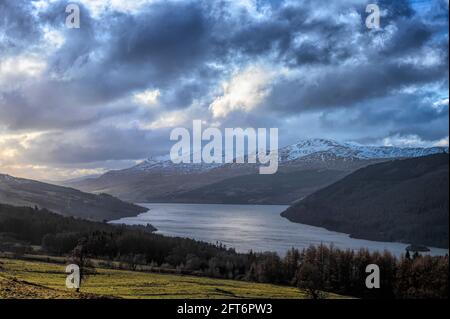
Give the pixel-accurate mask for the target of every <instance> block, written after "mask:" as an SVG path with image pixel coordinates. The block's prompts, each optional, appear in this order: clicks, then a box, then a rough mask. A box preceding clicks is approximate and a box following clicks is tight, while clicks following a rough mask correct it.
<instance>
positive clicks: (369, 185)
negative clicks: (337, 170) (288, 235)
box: [282, 154, 449, 248]
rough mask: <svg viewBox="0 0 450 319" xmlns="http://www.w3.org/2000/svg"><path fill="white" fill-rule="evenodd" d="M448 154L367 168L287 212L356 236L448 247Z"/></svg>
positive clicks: (303, 220)
mask: <svg viewBox="0 0 450 319" xmlns="http://www.w3.org/2000/svg"><path fill="white" fill-rule="evenodd" d="M448 161H449V155H448V154H437V155H430V156H425V157H419V158H413V159H406V160H395V161H390V162H385V163H380V164H375V165H371V166H368V167H365V168H362V169H360V170H358V171H356V172H354V173H352V174H350V175H348V176H347V177H345V178H344V179H342V180H340V181H338V182H336V183H334V184H332V185H330V186H328V187H326V188H324V189H322V190H319V191H317V192H315V193H314V194H312V195H310V196H308V197H306V198H305V199H304V200H302V201H301V202H299V203H298V204H296V205H294V206H292V207H290V208H289V209H288V210H286V211H285V212H283V213H282V216H284V217H286V218H288V219H289V220H291V221H294V222H299V223H305V224H309V225H314V226H321V227H325V228H327V229H330V230H334V231H339V232H344V233H348V234H351V235H352V236H353V237H357V238H364V239H371V240H380V241H399V242H405V243H415V244H423V245H429V246H436V247H445V248H447V247H448V231H449V229H448V224H449V195H448V194H449V193H448V192H449V169H448V165H449V162H448Z"/></svg>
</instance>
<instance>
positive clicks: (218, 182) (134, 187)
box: [64, 139, 448, 204]
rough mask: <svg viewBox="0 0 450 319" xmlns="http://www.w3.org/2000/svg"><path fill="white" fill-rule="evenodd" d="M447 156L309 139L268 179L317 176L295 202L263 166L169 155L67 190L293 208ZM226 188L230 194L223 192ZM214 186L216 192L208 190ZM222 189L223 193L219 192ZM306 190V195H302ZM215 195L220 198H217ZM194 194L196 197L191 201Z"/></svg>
mask: <svg viewBox="0 0 450 319" xmlns="http://www.w3.org/2000/svg"><path fill="white" fill-rule="evenodd" d="M442 152H448V148H445V147H434V148H394V147H386V146H361V145H356V144H354V143H348V142H347V143H340V142H337V141H334V140H326V139H305V140H302V141H299V142H298V143H296V144H292V145H289V146H286V147H283V148H281V149H280V150H279V157H280V163H279V169H278V173H277V174H278V175H277V174H275V175H274V176H269V177H267V178H266V179H264V180H268V182H269V183H272V182H273V181H275V180H277V181H278V182H280V183H282V182H283V181H282V179H280V178H279V175H281V174H289V173H293V174H296V175H297V176H298V177H299V178H302V174H303V173H302V172H305V171H309V172H314V171H315V172H316V173H315V174H316V179H317V182H314V180H312V181H311V183H309V184H308V185H307V187H306V185H305V184H303V183H301V182H300V181H299V182H298V183H291V184H290V185H291V186H292V189H287V190H286V191H287V192H289V193H290V194H291V195H289V196H281V194H279V195H280V196H278V195H277V196H272V195H271V194H269V193H267V191H269V192H270V190H266V189H265V188H264V187H263V185H260V184H259V183H258V181H260V180H261V178H260V177H259V176H256V175H258V167H259V165H260V164H238V163H224V164H173V163H172V162H171V161H170V158H169V156H167V155H166V156H162V157H153V158H150V159H148V160H146V161H143V162H142V163H140V164H137V165H136V166H133V167H130V168H127V169H123V170H115V171H109V172H107V173H105V174H103V175H102V176H100V177H98V178H94V179H88V180H83V181H80V182H75V183H68V184H64V185H67V186H70V187H74V188H77V189H81V190H83V191H86V192H93V193H102V192H103V193H109V194H111V195H114V196H117V197H118V198H120V199H122V200H126V201H131V202H137V203H143V202H180V201H181V200H183V201H184V202H186V200H187V201H188V202H189V203H211V199H208V198H207V196H209V195H213V197H214V198H218V196H217V194H218V193H219V191H222V190H223V194H224V199H223V200H221V201H220V202H226V203H233V202H232V201H231V198H232V197H234V198H236V200H237V202H235V203H239V204H242V203H266V204H275V203H276V204H279V203H283V204H291V203H292V202H294V201H296V200H299V199H300V198H301V197H303V196H306V195H309V194H310V193H312V192H313V191H315V190H318V189H320V188H322V187H325V186H327V185H328V184H331V183H334V182H336V181H337V177H343V176H345V175H347V174H349V173H351V172H353V171H355V170H357V169H359V168H361V167H364V166H367V165H370V164H374V163H378V162H382V161H387V160H390V159H394V158H402V157H411V156H422V155H428V154H434V153H442ZM322 170H327V171H329V174H328V177H327V178H324V174H323V172H322ZM336 171H339V172H340V173H336ZM305 174H307V175H308V176H309V177H308V178H312V177H311V174H310V173H305ZM242 176H248V177H249V178H251V179H252V181H253V182H252V183H249V184H248V186H249V187H252V188H256V190H255V191H251V192H248V189H244V190H242V188H241V185H240V181H241V180H242V179H241V178H240V177H242ZM227 181H228V182H227ZM225 184H226V185H227V186H226V187H227V189H224V188H223V187H224V185H225ZM208 186H211V187H212V189H208V188H207V187H208ZM216 186H217V188H216V189H214V187H216ZM302 187H303V188H304V189H296V188H302ZM196 190H198V191H196ZM238 190H240V191H244V193H246V194H247V195H248V196H250V197H249V198H248V200H244V199H243V197H242V196H240V198H239V200H238V199H237V197H236V196H234V195H233V194H234V193H236V192H237V191H238ZM211 191H212V192H213V193H214V192H215V193H216V194H212V193H211ZM192 192H193V193H192ZM244 193H243V194H244ZM188 194H189V195H190V197H189V196H187V195H188ZM194 194H195V196H194ZM227 194H231V197H230V198H227ZM299 196H300V197H299Z"/></svg>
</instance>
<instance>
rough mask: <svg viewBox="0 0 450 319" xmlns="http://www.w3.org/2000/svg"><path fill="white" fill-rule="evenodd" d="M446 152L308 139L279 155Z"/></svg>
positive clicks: (393, 155)
mask: <svg viewBox="0 0 450 319" xmlns="http://www.w3.org/2000/svg"><path fill="white" fill-rule="evenodd" d="M444 152H445V153H448V147H430V148H420V147H394V146H366V145H360V144H356V143H353V142H344V143H341V142H338V141H335V140H330V139H306V140H302V141H300V142H298V143H296V144H293V145H290V146H287V147H284V148H282V149H280V150H279V157H280V161H281V162H287V161H292V160H296V159H299V158H302V157H306V156H308V155H312V154H318V155H322V154H329V155H330V154H331V155H334V156H336V157H337V158H347V159H360V160H375V159H389V158H409V157H420V156H426V155H431V154H437V153H444Z"/></svg>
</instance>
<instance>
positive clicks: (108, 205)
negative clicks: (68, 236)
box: [0, 174, 147, 221]
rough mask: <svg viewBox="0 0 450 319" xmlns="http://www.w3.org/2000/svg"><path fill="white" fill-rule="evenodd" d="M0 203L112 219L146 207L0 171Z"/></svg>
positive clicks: (91, 217) (71, 214)
mask: <svg viewBox="0 0 450 319" xmlns="http://www.w3.org/2000/svg"><path fill="white" fill-rule="evenodd" d="M0 203H3V204H9V205H14V206H31V207H34V206H37V207H39V208H47V209H49V210H52V211H54V212H56V213H59V214H61V215H64V216H74V217H79V218H84V219H90V220H97V221H103V220H105V219H106V220H113V219H118V218H122V217H128V216H136V215H138V214H140V213H143V212H146V211H147V209H146V208H143V207H140V206H137V205H134V204H130V203H126V202H123V201H121V200H119V199H117V198H115V197H113V196H110V195H106V194H98V195H94V194H89V193H83V192H81V191H78V190H76V189H73V188H68V187H62V186H56V185H52V184H47V183H42V182H37V181H33V180H29V179H22V178H15V177H12V176H9V175H2V174H0Z"/></svg>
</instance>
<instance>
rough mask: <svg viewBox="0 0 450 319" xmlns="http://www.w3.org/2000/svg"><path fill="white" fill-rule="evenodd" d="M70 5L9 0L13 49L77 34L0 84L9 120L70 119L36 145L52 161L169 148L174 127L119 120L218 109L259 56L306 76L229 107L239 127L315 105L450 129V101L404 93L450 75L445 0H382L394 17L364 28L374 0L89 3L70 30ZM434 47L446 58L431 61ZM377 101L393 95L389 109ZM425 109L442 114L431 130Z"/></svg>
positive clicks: (435, 134) (56, 122)
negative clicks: (422, 9) (11, 83)
mask: <svg viewBox="0 0 450 319" xmlns="http://www.w3.org/2000/svg"><path fill="white" fill-rule="evenodd" d="M66 4H67V3H66V2H65V1H59V2H58V1H57V2H54V3H52V4H50V5H49V7H48V8H46V9H45V10H41V11H40V12H39V13H38V14H35V13H34V11H35V10H34V9H33V7H32V6H31V5H30V2H29V1H13V0H6V1H5V0H3V1H1V2H0V23H1V24H0V35H3V37H0V61H1V59H2V58H3V57H6V55H7V54H11V53H12V52H14V53H17V54H20V53H24V54H25V53H27V52H29V51H30V50H32V45H35V44H36V43H38V42H39V41H40V40H41V39H42V35H43V27H49V28H53V29H56V30H57V31H59V32H60V33H61V34H62V35H63V36H64V38H65V42H64V44H63V45H62V46H61V47H60V48H58V49H57V50H56V51H55V52H53V53H49V55H48V56H47V57H46V58H45V62H46V64H47V68H46V70H45V71H44V73H43V74H42V75H40V76H39V78H38V79H36V80H35V81H27V82H25V83H23V84H20V85H17V86H16V87H14V89H8V90H6V89H4V88H2V87H0V127H1V126H4V127H7V128H8V129H9V130H11V131H13V130H43V131H46V130H50V131H51V130H56V131H57V132H56V133H54V132H52V133H51V134H46V135H43V136H41V137H40V139H39V140H37V141H36V143H35V145H33V146H32V147H31V149H30V150H28V152H27V155H28V156H29V157H30V158H33V159H36V160H38V161H39V162H57V163H64V162H70V163H81V162H95V161H104V160H126V159H138V158H142V157H146V156H147V155H148V154H149V153H150V152H152V150H153V151H155V152H159V151H160V150H162V149H163V148H164V147H166V146H167V137H168V135H167V132H164V134H162V133H160V132H159V131H158V132H156V131H147V130H145V129H137V128H136V129H130V128H128V129H124V128H120V129H119V128H115V129H114V128H113V127H114V124H117V126H120V127H131V126H132V125H121V124H123V123H125V124H129V123H130V122H133V121H140V120H145V121H146V122H150V121H151V120H153V119H156V118H157V117H158V112H164V111H170V110H180V109H185V108H188V107H189V106H190V105H191V104H192V103H193V102H194V101H197V102H199V103H202V107H203V108H204V114H208V106H209V103H211V102H212V100H213V99H214V98H215V97H217V88H220V85H221V83H222V82H223V81H226V80H227V79H228V78H229V77H230V75H231V74H232V72H233V70H236V69H238V70H239V69H243V68H245V67H246V66H247V65H249V64H252V63H261V64H265V63H266V64H268V65H275V67H274V68H276V69H278V68H282V67H284V68H286V69H287V70H288V71H289V72H292V73H295V74H297V76H286V77H284V76H281V77H280V78H278V79H275V80H274V81H273V82H272V83H269V89H270V90H269V92H270V94H269V95H268V97H267V99H266V100H265V101H264V102H263V103H262V106H260V107H263V108H264V110H265V111H267V113H265V114H268V116H266V117H264V116H263V115H260V114H241V113H239V114H231V115H230V118H228V119H224V123H227V125H229V126H236V125H239V126H258V125H259V124H264V125H265V124H267V125H270V123H271V122H273V119H274V118H276V121H277V123H280V125H282V123H283V121H284V119H285V118H288V117H291V116H295V115H298V114H301V113H303V112H307V113H308V112H309V113H311V112H333V111H335V110H341V109H342V110H347V111H348V116H350V115H353V116H356V117H357V118H359V120H360V123H366V124H367V127H368V129H367V130H366V132H367V135H368V136H369V135H370V134H371V129H369V128H372V127H373V129H374V130H375V129H377V128H380V127H383V125H385V123H383V119H384V120H385V121H389V123H390V125H389V131H388V132H387V133H389V134H390V133H393V132H394V133H399V134H406V133H407V134H418V135H420V136H422V137H427V138H441V137H443V136H445V134H448V129H446V128H444V127H443V126H442V123H443V122H445V117H446V116H447V117H448V113H445V112H441V113H433V112H434V111H433V110H431V109H427V108H425V107H423V106H422V102H421V101H422V100H423V98H424V97H423V95H422V94H418V93H414V92H413V93H410V94H409V95H408V98H405V97H404V96H403V95H399V93H396V92H399V91H401V90H403V89H405V88H408V87H409V86H424V87H426V86H428V85H430V84H435V83H441V84H442V85H443V86H445V84H447V83H448V80H447V78H448V61H447V59H448V40H447V38H448V34H447V30H444V28H443V26H447V25H448V21H447V20H446V19H447V18H448V13H447V12H445V13H444V10H447V9H448V8H447V9H445V7H440V6H437V8H438V9H436V10H434V11H432V12H430V13H429V14H428V15H427V16H425V17H423V16H419V15H417V14H416V12H415V11H414V10H413V8H412V7H411V5H410V2H408V1H379V2H378V4H379V6H380V8H381V10H382V11H383V14H384V15H383V16H382V20H381V24H382V29H381V30H378V31H374V30H368V29H367V28H366V27H365V24H364V21H365V18H366V13H365V6H366V2H365V1H362V0H361V1H359V0H351V1H348V2H346V1H339V2H319V1H302V2H295V1H278V0H277V1H257V6H256V8H257V9H256V10H258V9H259V10H261V11H257V12H256V13H255V12H251V10H247V9H246V8H245V7H243V6H239V5H237V4H236V2H234V3H233V2H230V1H182V2H181V1H177V2H172V1H165V2H163V1H158V2H156V3H152V4H148V5H145V6H143V7H142V8H140V9H139V11H138V12H135V13H132V14H131V13H127V12H120V11H117V10H113V9H109V10H106V11H104V12H102V13H101V14H100V15H98V16H94V15H92V12H90V11H89V8H88V6H86V7H85V6H81V28H80V29H67V28H65V27H64V21H65V17H66V13H65V11H64V9H65V5H66ZM265 6H269V9H267V8H265ZM263 9H264V10H266V9H267V10H266V11H263ZM263 12H264V13H263ZM430 14H432V16H431V15H430ZM5 35H6V36H5ZM427 55H430V56H432V57H433V59H434V60H433V59H431V60H430V61H431V62H429V63H422V62H423V60H424V59H426V58H427ZM0 76H1V74H0ZM0 83H1V82H0ZM146 89H150V90H156V89H158V90H159V91H160V92H161V96H160V97H159V103H160V108H159V109H158V110H145V111H143V110H142V109H141V108H140V107H139V106H138V105H136V104H135V103H134V102H133V101H132V96H133V94H134V93H137V92H140V91H142V90H146ZM219 91H220V90H219ZM440 93H442V89H441V92H440ZM444 93H445V92H444ZM219 94H220V93H219ZM437 95H439V94H437ZM441 95H442V94H441ZM447 95H448V91H447ZM432 98H433V97H430V99H432ZM377 101H378V102H380V103H382V102H383V103H387V101H388V102H389V103H391V105H389V107H386V106H385V107H383V108H379V109H377V108H376V106H375V105H374V103H376V102H377ZM404 104H407V105H404ZM419 105H421V106H420V107H419ZM257 111H259V110H258V109H257V110H256V112H257ZM256 112H255V113H256ZM426 121H428V122H433V123H437V124H436V126H434V127H433V128H429V129H427V128H426ZM105 122H107V123H108V125H106V124H105ZM233 124H234V125H233ZM246 124H247V125H246ZM375 126H376V127H375ZM329 127H332V125H329ZM342 127H344V128H345V126H342ZM100 128H101V129H100ZM80 131H82V132H84V134H80ZM414 132H415V133H414ZM160 134H161V135H160ZM377 134H378V133H377ZM123 145H127V147H126V149H124V148H123Z"/></svg>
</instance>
